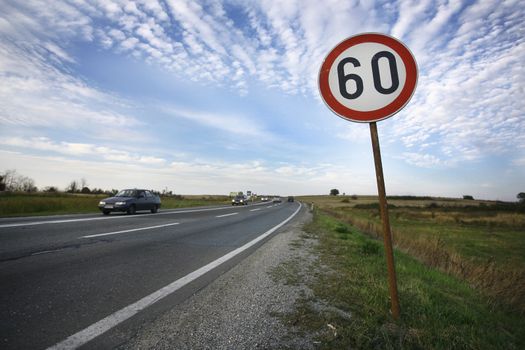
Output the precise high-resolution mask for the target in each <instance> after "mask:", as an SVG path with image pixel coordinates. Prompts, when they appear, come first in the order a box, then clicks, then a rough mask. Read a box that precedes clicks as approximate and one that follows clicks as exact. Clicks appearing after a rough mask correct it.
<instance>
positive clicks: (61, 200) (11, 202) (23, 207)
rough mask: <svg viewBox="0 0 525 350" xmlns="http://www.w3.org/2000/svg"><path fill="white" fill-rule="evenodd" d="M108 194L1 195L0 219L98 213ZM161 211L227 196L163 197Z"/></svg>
mask: <svg viewBox="0 0 525 350" xmlns="http://www.w3.org/2000/svg"><path fill="white" fill-rule="evenodd" d="M107 197H108V196H107V195H92V194H71V193H30V194H27V193H3V194H1V195H0V217H9V216H34V215H59V214H83V213H99V212H100V210H99V209H98V202H99V201H100V200H101V199H103V198H107ZM161 201H162V208H163V209H175V208H187V207H196V206H206V205H217V204H228V203H229V201H228V197H227V196H177V197H162V198H161Z"/></svg>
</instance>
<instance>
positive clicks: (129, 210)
mask: <svg viewBox="0 0 525 350" xmlns="http://www.w3.org/2000/svg"><path fill="white" fill-rule="evenodd" d="M136 212H137V209H136V208H135V205H132V206H131V207H129V209H128V214H131V215H133V214H135V213H136Z"/></svg>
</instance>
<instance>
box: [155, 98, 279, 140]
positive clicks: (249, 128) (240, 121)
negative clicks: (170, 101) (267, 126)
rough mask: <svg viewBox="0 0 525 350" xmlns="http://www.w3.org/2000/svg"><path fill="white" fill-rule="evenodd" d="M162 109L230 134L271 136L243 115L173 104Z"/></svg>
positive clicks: (257, 123) (174, 115)
mask: <svg viewBox="0 0 525 350" xmlns="http://www.w3.org/2000/svg"><path fill="white" fill-rule="evenodd" d="M162 110H163V111H164V112H166V113H168V114H169V115H171V116H173V117H175V118H184V119H187V120H191V121H194V122H196V123H198V124H201V125H203V126H206V127H210V128H214V129H218V130H222V131H226V132H228V133H231V134H236V135H244V136H253V137H261V136H264V137H268V138H269V137H271V134H269V133H268V132H267V131H265V130H264V128H263V127H262V126H261V125H260V123H259V122H258V121H257V120H254V119H250V118H248V117H244V116H235V115H229V114H228V115H225V114H219V113H212V112H207V111H199V110H191V109H184V108H180V107H173V106H170V107H164V108H162Z"/></svg>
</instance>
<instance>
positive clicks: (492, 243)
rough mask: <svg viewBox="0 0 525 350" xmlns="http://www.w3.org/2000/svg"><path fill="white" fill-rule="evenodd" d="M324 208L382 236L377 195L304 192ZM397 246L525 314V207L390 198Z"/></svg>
mask: <svg viewBox="0 0 525 350" xmlns="http://www.w3.org/2000/svg"><path fill="white" fill-rule="evenodd" d="M301 200H302V201H305V202H309V203H313V204H314V205H315V206H316V207H317V208H319V210H320V211H322V212H323V213H325V214H327V215H329V216H331V217H333V218H335V219H337V220H340V221H341V222H344V223H346V224H349V225H351V226H353V227H355V228H357V229H359V230H360V231H362V232H364V233H365V234H367V235H369V236H371V237H373V238H376V239H381V237H382V231H381V221H380V216H379V209H378V205H377V199H376V198H374V197H356V196H346V197H340V196H337V197H334V196H311V197H303V198H301ZM388 204H389V214H390V223H391V227H392V234H393V239H394V244H395V247H396V248H397V249H399V250H400V251H403V252H405V253H407V254H409V255H410V256H412V257H414V258H416V259H417V260H419V261H420V262H422V263H424V264H425V265H427V266H429V267H432V268H437V269H439V270H441V271H443V272H446V273H447V274H449V275H451V276H455V277H458V278H460V279H462V280H465V281H466V282H468V283H469V284H470V285H471V286H472V287H474V288H476V289H478V290H480V291H481V292H483V293H484V295H486V296H487V297H488V298H489V300H490V302H491V303H493V304H494V305H497V306H501V307H505V308H508V309H517V310H519V311H520V312H521V313H523V314H525V207H524V206H523V205H521V206H520V205H518V204H512V203H501V202H490V201H475V200H459V199H455V200H454V199H444V198H415V197H397V198H396V197H393V198H389V199H388Z"/></svg>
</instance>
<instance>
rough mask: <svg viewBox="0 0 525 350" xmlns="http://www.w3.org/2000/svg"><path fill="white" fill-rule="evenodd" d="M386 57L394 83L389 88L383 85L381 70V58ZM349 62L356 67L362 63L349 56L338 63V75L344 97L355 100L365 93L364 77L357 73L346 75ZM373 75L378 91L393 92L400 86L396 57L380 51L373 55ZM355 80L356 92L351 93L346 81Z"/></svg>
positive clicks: (386, 93)
mask: <svg viewBox="0 0 525 350" xmlns="http://www.w3.org/2000/svg"><path fill="white" fill-rule="evenodd" d="M381 58H386V59H387V60H388V65H389V68H390V78H391V81H392V85H391V86H390V87H389V88H385V87H383V85H382V84H381V74H380V72H379V59H381ZM347 63H350V64H352V65H353V66H354V67H360V66H361V63H359V61H358V60H357V59H356V58H354V57H347V58H345V59H343V60H341V62H339V64H338V65H337V77H338V79H339V92H340V93H341V96H343V97H344V98H347V99H350V100H353V99H356V98H358V97H359V96H361V94H362V93H363V79H361V77H360V76H359V75H357V74H346V75H345V65H346V64H347ZM371 64H372V76H373V78H374V87H375V89H376V90H377V92H379V93H381V94H383V95H388V94H391V93H393V92H394V91H396V90H397V88H398V87H399V73H398V72H397V64H396V58H395V57H394V55H393V54H392V53H391V52H388V51H380V52H378V53H376V54H375V55H374V57H372V62H371ZM349 80H353V81H354V82H355V86H356V89H355V92H354V93H349V92H348V90H347V89H346V82H347V81H349Z"/></svg>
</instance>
